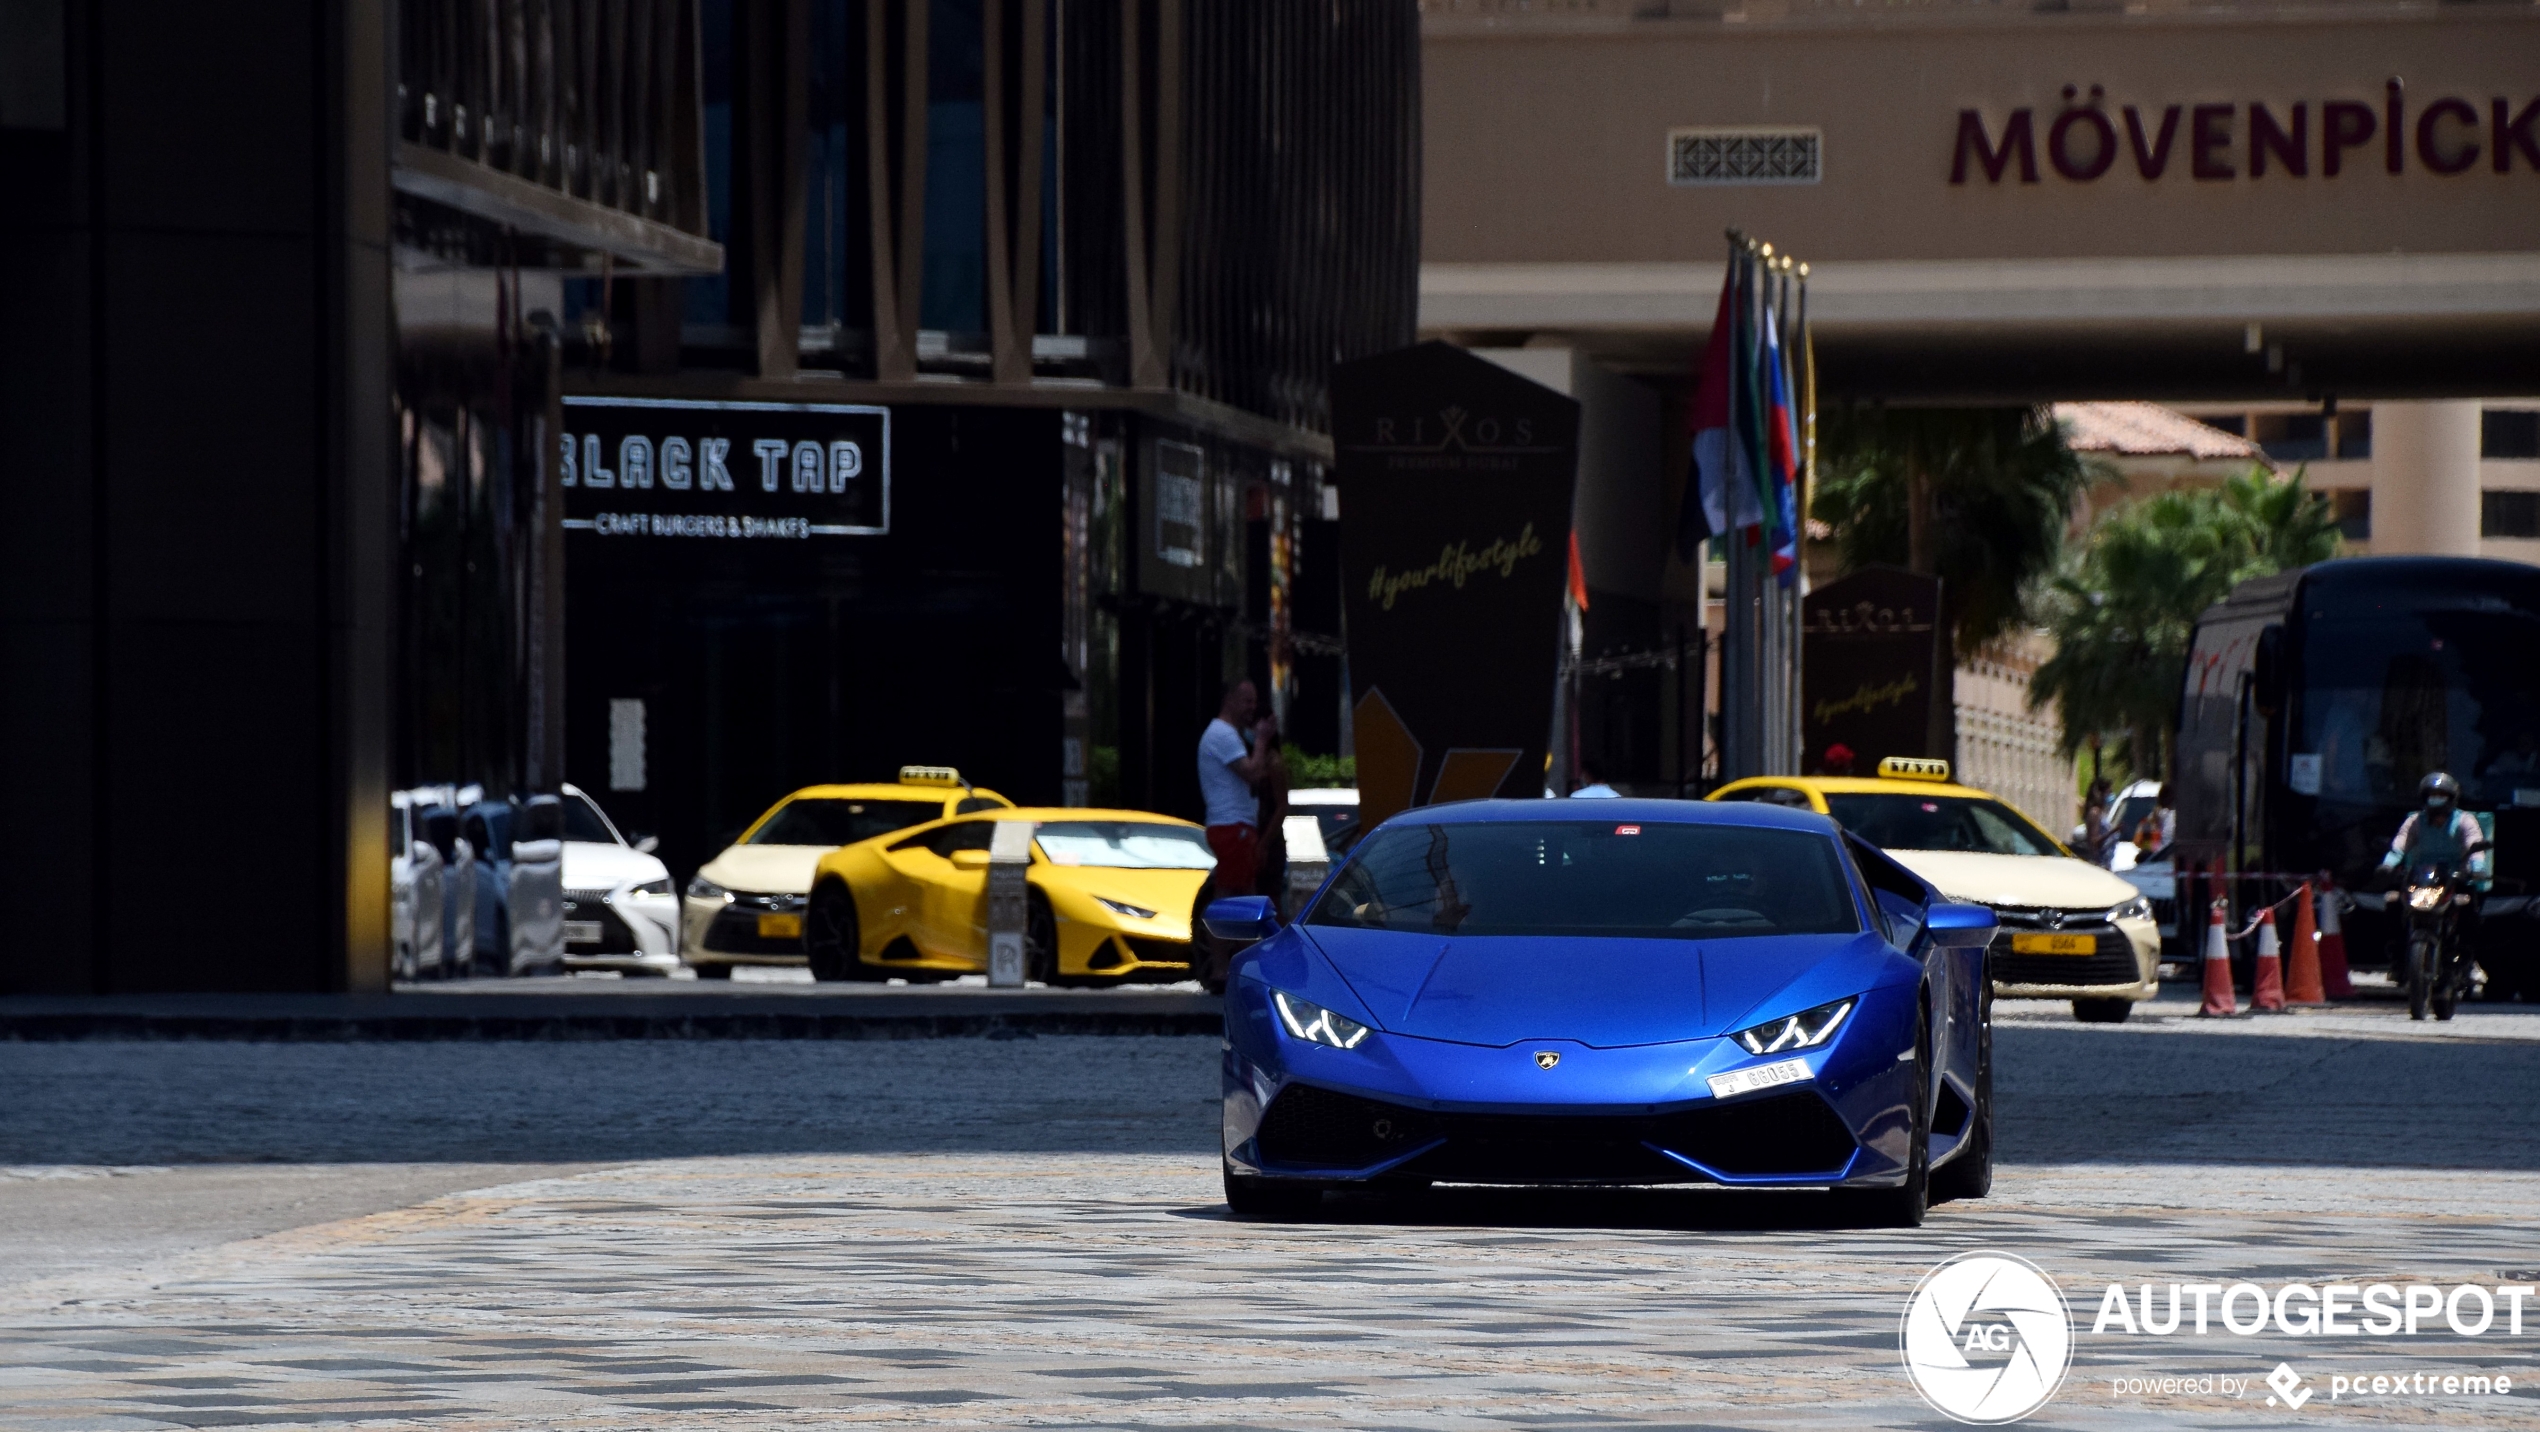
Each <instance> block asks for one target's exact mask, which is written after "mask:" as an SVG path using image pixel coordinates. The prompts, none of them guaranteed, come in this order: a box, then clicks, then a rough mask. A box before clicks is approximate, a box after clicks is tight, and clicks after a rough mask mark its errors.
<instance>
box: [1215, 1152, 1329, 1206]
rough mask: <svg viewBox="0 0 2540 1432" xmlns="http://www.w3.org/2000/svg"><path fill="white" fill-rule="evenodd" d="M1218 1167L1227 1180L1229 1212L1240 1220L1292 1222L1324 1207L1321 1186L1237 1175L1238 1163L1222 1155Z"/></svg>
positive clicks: (1250, 1175)
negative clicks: (1257, 1219) (1236, 1164)
mask: <svg viewBox="0 0 2540 1432" xmlns="http://www.w3.org/2000/svg"><path fill="white" fill-rule="evenodd" d="M1218 1166H1219V1169H1220V1170H1221V1171H1222V1173H1223V1174H1224V1177H1225V1181H1226V1211H1227V1212H1229V1213H1231V1214H1233V1215H1234V1216H1236V1217H1237V1218H1259V1219H1267V1220H1271V1221H1274V1222H1280V1223H1288V1222H1294V1221H1295V1220H1297V1219H1300V1218H1305V1217H1308V1216H1310V1215H1312V1214H1313V1213H1314V1211H1315V1210H1316V1209H1319V1208H1321V1207H1322V1206H1323V1189H1322V1186H1321V1185H1319V1184H1311V1183H1302V1184H1301V1183H1291V1182H1289V1181H1288V1180H1286V1179H1274V1178H1260V1177H1257V1176H1255V1175H1252V1174H1247V1173H1237V1172H1235V1166H1234V1164H1233V1163H1232V1162H1231V1161H1227V1160H1225V1159H1223V1158H1222V1156H1221V1158H1220V1161H1219V1165H1218Z"/></svg>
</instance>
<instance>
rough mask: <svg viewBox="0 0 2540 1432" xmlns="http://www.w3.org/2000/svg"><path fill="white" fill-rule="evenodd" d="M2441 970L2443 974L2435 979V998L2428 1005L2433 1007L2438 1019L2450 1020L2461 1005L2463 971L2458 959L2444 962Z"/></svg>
mask: <svg viewBox="0 0 2540 1432" xmlns="http://www.w3.org/2000/svg"><path fill="white" fill-rule="evenodd" d="M2440 968H2441V969H2442V971H2443V973H2442V974H2440V975H2438V976H2436V977H2435V980H2434V997H2433V998H2432V999H2431V1000H2430V1001H2428V1003H2430V1004H2431V1005H2432V1006H2433V1009H2434V1017H2435V1018H2436V1019H2450V1018H2451V1017H2452V1011H2453V1010H2455V1009H2456V1008H2458V1007H2459V1005H2460V1000H2461V985H2462V984H2463V983H2464V980H2463V971H2462V969H2461V962H2460V961H2459V960H2457V959H2452V960H2443V961H2442V962H2441V965H2440Z"/></svg>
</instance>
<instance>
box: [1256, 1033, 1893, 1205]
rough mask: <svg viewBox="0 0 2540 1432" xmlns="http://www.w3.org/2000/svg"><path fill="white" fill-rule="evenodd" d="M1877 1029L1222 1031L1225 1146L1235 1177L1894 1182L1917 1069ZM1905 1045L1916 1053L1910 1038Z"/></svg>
mask: <svg viewBox="0 0 2540 1432" xmlns="http://www.w3.org/2000/svg"><path fill="white" fill-rule="evenodd" d="M1870 1012H1871V1011H1868V1010H1864V1011H1863V1013H1870ZM1879 1023H1884V1021H1879V1020H1875V1019H1872V1020H1859V1021H1858V1022H1857V1023H1856V1027H1855V1028H1853V1029H1850V1030H1847V1031H1846V1032H1845V1037H1843V1038H1841V1039H1839V1040H1838V1041H1837V1042H1836V1043H1835V1044H1834V1045H1832V1046H1831V1047H1829V1048H1825V1049H1818V1050H1811V1051H1806V1052H1804V1053H1800V1054H1792V1055H1784V1056H1757V1055H1753V1054H1750V1053H1748V1052H1747V1051H1746V1050H1745V1049H1744V1048H1742V1047H1740V1046H1739V1045H1737V1044H1735V1043H1734V1042H1732V1041H1730V1040H1727V1039H1698V1040H1687V1041H1682V1042H1675V1043H1666V1044H1652V1045H1639V1046H1632V1047H1626V1048H1595V1047H1592V1046H1589V1045H1585V1044H1580V1043H1576V1042H1573V1041H1566V1040H1535V1041H1526V1042H1523V1043H1520V1044H1517V1045H1512V1046H1507V1047H1503V1048H1491V1047H1485V1046H1479V1045H1466V1044H1455V1043H1449V1042H1446V1041H1440V1040H1428V1039H1416V1038H1409V1037H1406V1036H1402V1035H1388V1034H1382V1033H1371V1035H1370V1037H1369V1038H1368V1039H1367V1040H1366V1041H1365V1042H1364V1043H1362V1044H1361V1045H1360V1046H1359V1047H1358V1048H1355V1049H1350V1050H1336V1049H1328V1048H1323V1047H1320V1046H1312V1045H1305V1044H1301V1043H1299V1042H1297V1041H1294V1040H1289V1039H1285V1038H1276V1039H1275V1040H1274V1042H1273V1043H1272V1044H1271V1046H1270V1047H1268V1048H1258V1049H1254V1050H1247V1048H1246V1047H1245V1046H1246V1045H1248V1044H1252V1043H1253V1041H1250V1040H1242V1039H1236V1040H1230V1041H1229V1044H1228V1047H1227V1051H1226V1068H1225V1074H1226V1079H1225V1090H1226V1101H1225V1130H1224V1132H1225V1144H1224V1146H1225V1149H1226V1154H1227V1158H1228V1159H1229V1161H1230V1162H1232V1163H1233V1164H1235V1165H1236V1166H1237V1167H1238V1168H1239V1170H1241V1171H1243V1172H1248V1173H1256V1174H1262V1175H1266V1176H1270V1177H1287V1178H1300V1179H1314V1180H1318V1181H1323V1180H1328V1181H1348V1182H1356V1181H1377V1180H1384V1179H1388V1178H1427V1179H1431V1180H1434V1181H1438V1182H1449V1183H1496V1184H1536V1183H1552V1184H1558V1183H1613V1184H1638V1183H1697V1182H1708V1183H1716V1184H1724V1185H1732V1186H1740V1187H1759V1188H1773V1187H1827V1186H1830V1185H1834V1184H1840V1183H1860V1184H1880V1183H1888V1182H1893V1181H1895V1179H1896V1178H1898V1177H1900V1176H1901V1175H1902V1174H1903V1172H1904V1163H1903V1160H1904V1158H1905V1156H1906V1154H1907V1151H1908V1146H1909V1143H1910V1133H1911V1125H1910V1122H1909V1114H1908V1110H1909V1108H1910V1102H1909V1101H1910V1099H1911V1082H1912V1075H1911V1072H1910V1070H1911V1068H1912V1066H1911V1065H1910V1064H1906V1063H1903V1062H1900V1061H1899V1060H1898V1059H1897V1057H1896V1055H1897V1050H1896V1049H1894V1048H1891V1047H1888V1046H1889V1045H1891V1044H1893V1043H1896V1042H1898V1040H1897V1039H1895V1038H1889V1037H1883V1036H1882V1033H1881V1031H1879V1030H1876V1029H1874V1028H1872V1027H1871V1026H1872V1025H1874V1024H1879ZM1907 1029H1908V1031H1910V1025H1909V1026H1907ZM1902 1042H1903V1043H1904V1044H1905V1046H1906V1048H1907V1051H1908V1052H1910V1048H1911V1036H1910V1032H1908V1033H1906V1034H1905V1035H1904V1036H1903V1038H1902ZM1794 1060H1795V1061H1796V1062H1797V1063H1798V1065H1799V1066H1800V1068H1801V1069H1803V1070H1804V1071H1805V1077H1803V1078H1799V1079H1797V1080H1794V1081H1792V1082H1789V1083H1785V1084H1779V1085H1774V1086H1769V1087H1765V1088H1761V1089H1757V1090H1754V1091H1751V1092H1745V1093H1739V1094H1735V1095H1733V1096H1730V1097H1725V1098H1722V1097H1715V1096H1714V1095H1713V1092H1712V1090H1711V1087H1710V1080H1711V1079H1712V1078H1713V1077H1715V1076H1719V1075H1725V1074H1733V1073H1736V1072H1737V1071H1741V1070H1752V1069H1757V1068H1761V1067H1764V1066H1768V1065H1777V1064H1787V1063H1790V1062H1792V1061H1794Z"/></svg>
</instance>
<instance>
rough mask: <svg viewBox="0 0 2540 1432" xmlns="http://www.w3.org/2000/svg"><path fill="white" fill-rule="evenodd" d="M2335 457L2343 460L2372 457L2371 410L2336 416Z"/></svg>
mask: <svg viewBox="0 0 2540 1432" xmlns="http://www.w3.org/2000/svg"><path fill="white" fill-rule="evenodd" d="M2337 455H2338V456H2339V457H2344V458H2355V457H2370V456H2372V410H2371V409H2369V408H2367V409H2365V410H2364V411H2362V412H2352V411H2349V412H2343V413H2339V414H2338V415H2337Z"/></svg>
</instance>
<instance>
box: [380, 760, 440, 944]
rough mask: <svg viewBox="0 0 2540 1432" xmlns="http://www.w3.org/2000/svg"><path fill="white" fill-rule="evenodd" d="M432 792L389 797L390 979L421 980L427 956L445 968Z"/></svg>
mask: <svg viewBox="0 0 2540 1432" xmlns="http://www.w3.org/2000/svg"><path fill="white" fill-rule="evenodd" d="M432 800H433V797H432V795H431V794H430V793H429V792H421V793H418V792H415V791H393V792H391V793H390V794H389V797H388V848H389V849H390V850H391V851H393V852H394V854H392V855H391V856H390V857H389V860H388V884H389V901H388V920H389V930H390V934H391V937H392V940H393V943H394V946H395V948H394V951H393V953H392V954H391V956H390V965H389V976H390V978H392V979H400V980H411V979H415V978H418V977H420V975H421V973H422V970H423V964H424V955H425V953H426V952H429V954H430V957H431V964H432V966H433V967H434V968H435V969H438V968H439V967H440V964H441V906H442V894H441V879H442V874H441V851H440V848H439V847H437V846H435V845H434V844H433V843H432V841H431V839H430V838H429V837H428V836H427V835H426V834H425V831H424V820H423V816H424V813H425V812H426V811H428V810H429V809H430V808H431V804H432Z"/></svg>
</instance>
